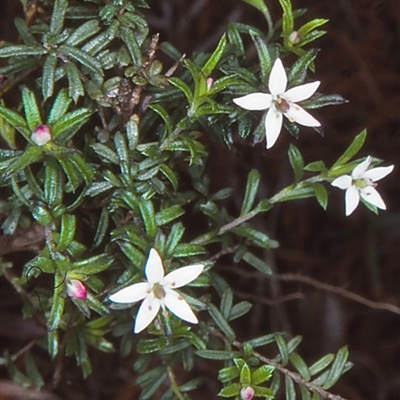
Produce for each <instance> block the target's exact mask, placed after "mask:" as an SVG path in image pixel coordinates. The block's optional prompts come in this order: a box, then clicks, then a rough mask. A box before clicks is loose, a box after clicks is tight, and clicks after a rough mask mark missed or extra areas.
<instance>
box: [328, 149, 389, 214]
mask: <svg viewBox="0 0 400 400" xmlns="http://www.w3.org/2000/svg"><path fill="white" fill-rule="evenodd" d="M371 161H372V159H371V157H370V156H368V157H367V158H366V159H365V160H364V161H363V162H362V163H361V164H358V165H357V166H356V167H355V168H354V169H353V171H352V173H351V175H342V176H339V177H338V178H336V179H335V180H334V181H333V182H332V183H331V185H333V186H336V187H338V188H339V189H342V190H346V194H345V203H346V216H348V215H350V214H351V213H352V212H353V211H354V210H355V208H356V207H357V206H358V203H359V202H360V196H361V198H362V199H363V200H365V201H367V202H368V203H370V204H372V205H374V206H375V207H378V208H380V209H381V210H386V205H385V203H384V202H383V200H382V197H381V196H380V195H379V193H378V192H377V190H376V189H375V186H377V184H376V183H374V182H376V181H379V180H380V179H382V178H384V177H385V176H386V175H388V174H390V173H391V172H392V171H393V168H394V166H393V165H390V166H389V167H378V168H372V169H370V170H368V167H369V166H370V164H371Z"/></svg>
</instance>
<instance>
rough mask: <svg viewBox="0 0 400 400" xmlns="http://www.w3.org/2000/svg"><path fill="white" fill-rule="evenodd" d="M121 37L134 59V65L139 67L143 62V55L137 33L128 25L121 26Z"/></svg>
mask: <svg viewBox="0 0 400 400" xmlns="http://www.w3.org/2000/svg"><path fill="white" fill-rule="evenodd" d="M121 38H122V40H123V41H124V43H125V44H126V47H127V48H128V51H129V54H130V56H131V59H132V64H133V66H134V67H135V68H136V69H137V68H139V67H141V65H142V63H143V56H142V51H141V49H140V46H139V44H138V42H137V40H136V36H135V33H134V31H133V30H132V29H130V28H129V27H127V26H122V27H121Z"/></svg>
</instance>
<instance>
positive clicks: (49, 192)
mask: <svg viewBox="0 0 400 400" xmlns="http://www.w3.org/2000/svg"><path fill="white" fill-rule="evenodd" d="M44 165H45V176H44V197H45V199H46V202H47V204H48V205H49V206H50V207H51V208H53V207H54V206H56V205H58V204H60V203H61V202H62V198H63V192H64V187H63V186H64V185H63V180H62V174H61V168H60V165H59V164H58V163H57V160H56V159H55V158H53V157H46V159H45V164H44Z"/></svg>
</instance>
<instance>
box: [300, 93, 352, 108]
mask: <svg viewBox="0 0 400 400" xmlns="http://www.w3.org/2000/svg"><path fill="white" fill-rule="evenodd" d="M344 103H348V100H346V99H344V98H343V97H342V96H340V95H338V94H330V95H319V94H317V95H314V96H313V98H312V99H310V100H306V101H304V102H302V104H301V105H302V107H304V108H305V109H307V110H313V109H316V108H321V107H326V106H335V105H338V104H344Z"/></svg>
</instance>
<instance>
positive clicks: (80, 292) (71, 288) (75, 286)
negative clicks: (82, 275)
mask: <svg viewBox="0 0 400 400" xmlns="http://www.w3.org/2000/svg"><path fill="white" fill-rule="evenodd" d="M67 293H68V296H69V297H71V298H72V299H75V300H86V297H87V290H86V288H85V286H84V285H83V283H82V282H81V281H78V279H71V280H70V282H68V283H67Z"/></svg>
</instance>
